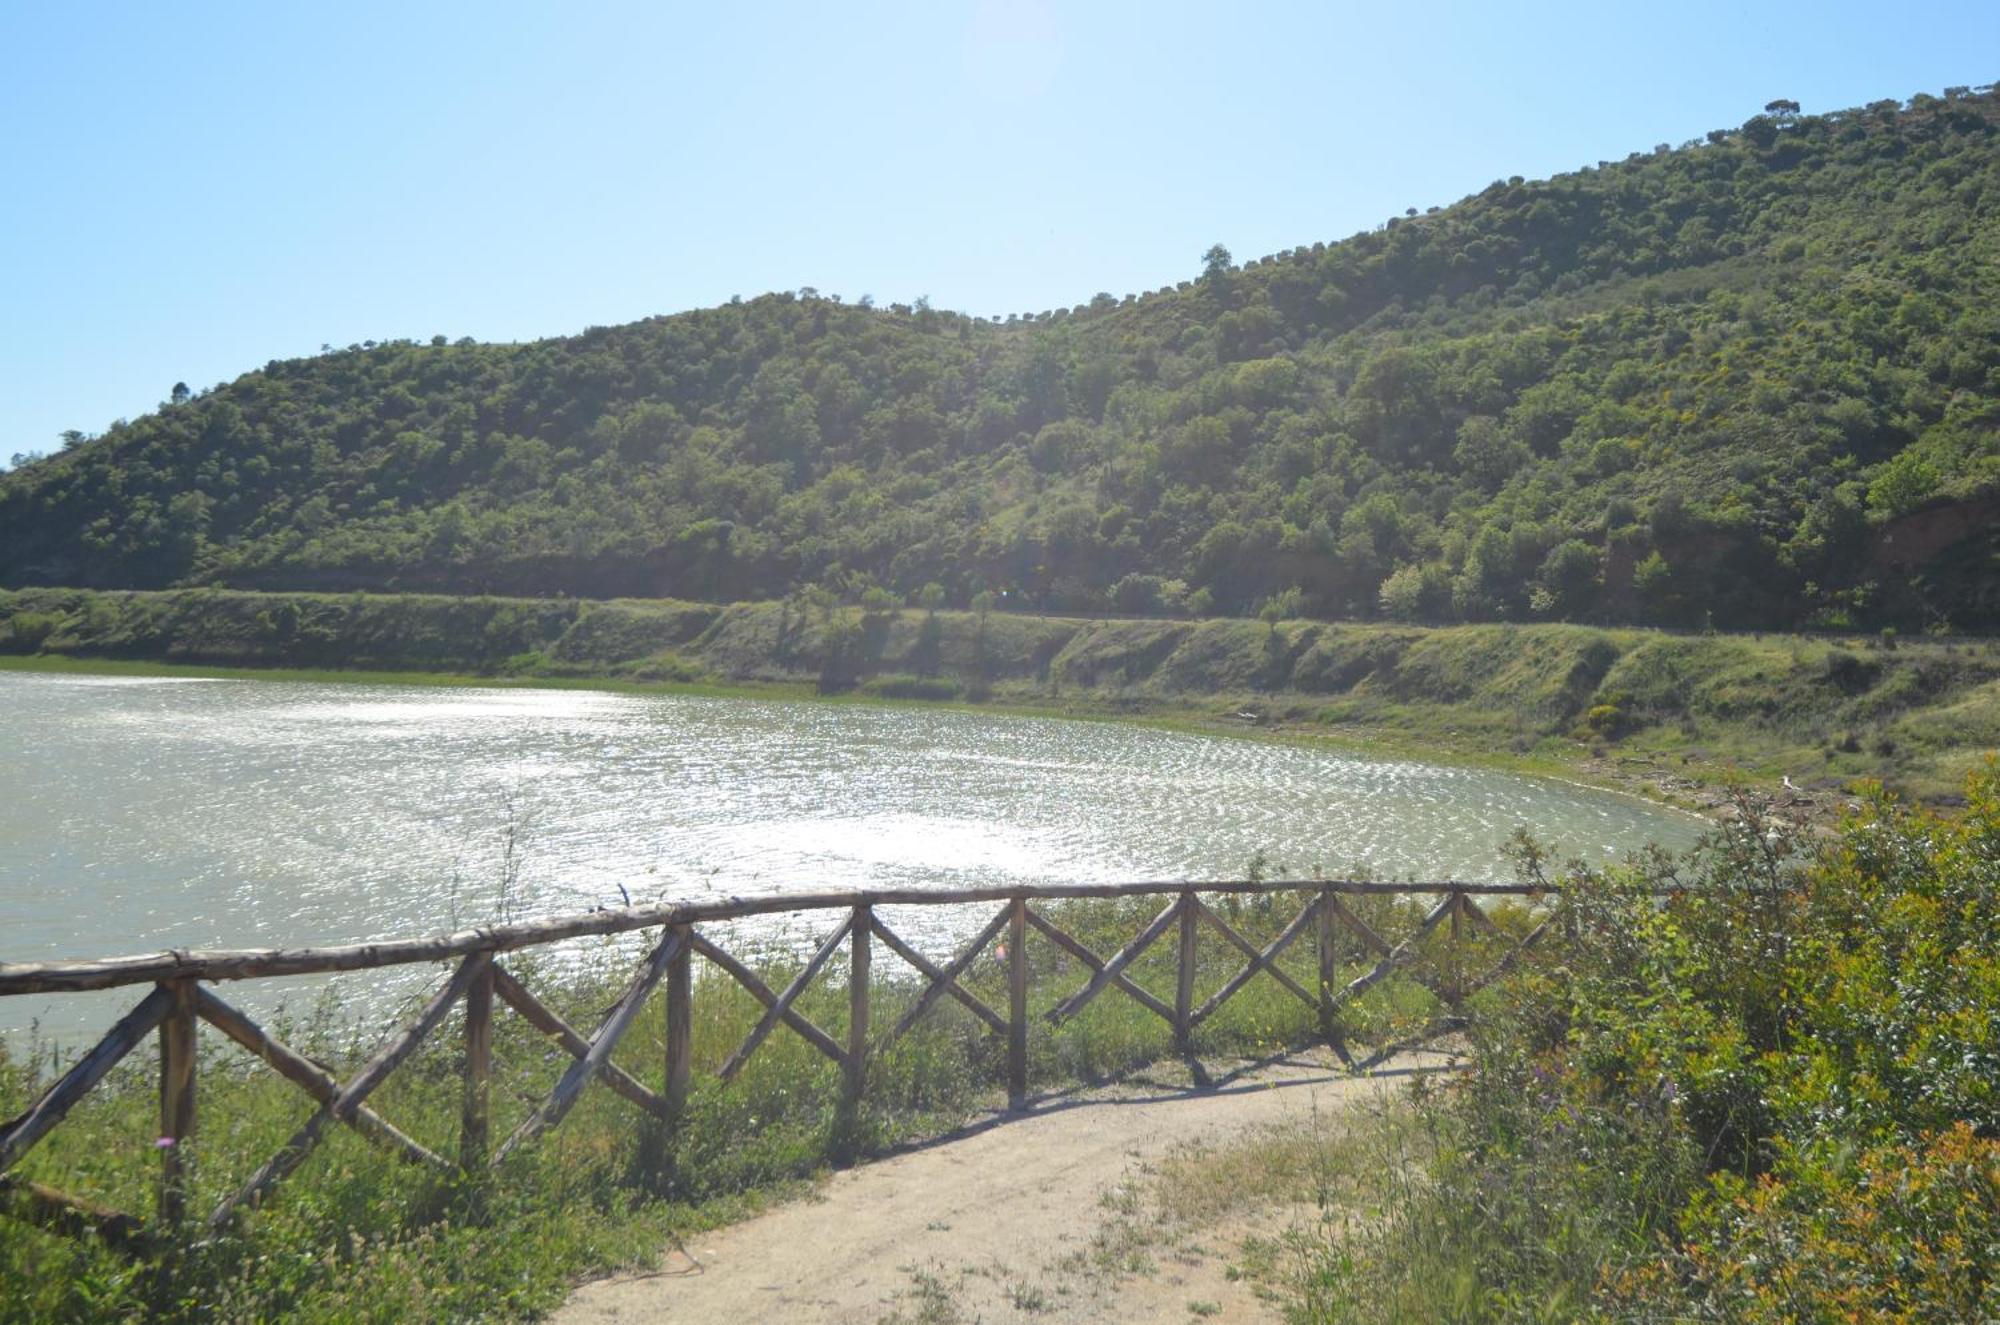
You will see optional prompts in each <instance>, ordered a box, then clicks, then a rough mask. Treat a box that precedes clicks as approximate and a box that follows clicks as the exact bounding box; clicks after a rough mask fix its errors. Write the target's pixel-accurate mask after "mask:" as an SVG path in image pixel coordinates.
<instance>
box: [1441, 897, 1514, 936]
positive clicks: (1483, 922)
mask: <svg viewBox="0 0 2000 1325" xmlns="http://www.w3.org/2000/svg"><path fill="white" fill-rule="evenodd" d="M1452 895H1453V896H1454V897H1456V898H1458V911H1459V914H1460V915H1462V916H1464V917H1465V918H1466V919H1467V920H1468V921H1470V922H1472V927H1473V928H1474V929H1476V930H1478V931H1479V932H1480V933H1482V934H1490V935H1492V936H1493V937H1494V938H1500V939H1504V938H1510V937H1512V936H1511V935H1509V934H1508V933H1507V931H1506V930H1504V929H1502V928H1500V926H1499V925H1497V924H1495V923H1494V920H1493V917H1492V916H1489V915H1487V914H1486V910H1485V908H1484V907H1482V906H1480V905H1479V903H1477V902H1475V901H1473V900H1472V899H1471V898H1470V897H1467V896H1466V895H1465V894H1464V893H1453V894H1452Z"/></svg>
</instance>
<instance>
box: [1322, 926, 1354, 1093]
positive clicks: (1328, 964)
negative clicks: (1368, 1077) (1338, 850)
mask: <svg viewBox="0 0 2000 1325" xmlns="http://www.w3.org/2000/svg"><path fill="white" fill-rule="evenodd" d="M1339 905H1340V898H1339V897H1337V896H1336V895H1335V894H1334V892H1333V890H1332V889H1331V888H1322V889H1320V893H1319V998H1318V999H1317V1000H1316V1001H1315V1006H1316V1007H1318V1008H1319V1034H1320V1038H1321V1039H1323V1040H1325V1041H1326V1042H1327V1044H1328V1045H1330V1046H1331V1047H1332V1049H1333V1052H1334V1053H1335V1054H1336V1055H1337V1056H1338V1057H1339V1059H1340V1061H1341V1063H1342V1064H1344V1065H1345V1066H1346V1067H1347V1068H1348V1069H1349V1070H1350V1071H1352V1070H1353V1068H1354V1055H1353V1054H1351V1053H1349V1052H1348V1049H1347V1040H1346V1038H1345V1037H1343V1036H1342V1035H1341V1033H1340V1018H1339V1017H1338V1016H1336V1015H1335V1009H1334V1003H1333V982H1334V980H1335V978H1336V977H1337V975H1338V973H1339V970H1340V954H1339V953H1338V952H1336V951H1335V950H1334V943H1333V934H1334V929H1333V926H1334V917H1335V911H1334V908H1335V907H1337V906H1339Z"/></svg>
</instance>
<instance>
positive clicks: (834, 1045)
mask: <svg viewBox="0 0 2000 1325" xmlns="http://www.w3.org/2000/svg"><path fill="white" fill-rule="evenodd" d="M845 928H846V926H845V925H843V926H842V929H845ZM836 946H837V945H836ZM694 950H695V951H696V952H698V953H700V954H701V955H702V956H704V957H706V958H708V960H709V961H711V962H713V963H715V964H716V965H717V966H719V967H721V968H722V969H723V970H724V971H726V972H728V973H729V975H730V976H731V977H732V978H734V979H735V981H736V983H737V984H740V985H742V986H743V987H744V988H745V989H747V990H749V991H750V993H751V994H752V995H753V996H754V997H755V998H756V999H757V1001H758V1002H760V1003H762V1004H763V1005H764V1006H765V1007H766V1008H768V1009H770V1010H772V1011H774V1012H778V1013H780V1015H781V1016H782V1017H783V1019H784V1023H785V1024H786V1025H787V1026H790V1027H791V1028H792V1029H793V1030H795V1031H797V1032H798V1033H799V1034H800V1035H802V1036H804V1037H805V1039H806V1042H807V1043H808V1044H810V1045H812V1046H813V1047H814V1048H815V1049H818V1050H819V1051H820V1052H821V1053H823V1054H825V1055H826V1056H827V1057H828V1058H831V1059H832V1060H833V1061H834V1062H836V1063H839V1062H844V1061H845V1060H846V1058H847V1051H846V1050H844V1049H842V1048H841V1047H840V1044H839V1042H838V1041H836V1040H835V1039H834V1038H833V1037H832V1036H831V1035H828V1034H827V1033H826V1032H825V1031H823V1030H821V1029H820V1028H819V1027H817V1026H815V1025H813V1024H812V1023H811V1022H810V1021H808V1020H806V1018H805V1016H804V1015H803V1014H802V1013H800V1012H799V1010H798V1009H797V1008H795V1007H792V1006H791V1005H790V1004H787V1003H784V1002H783V1001H782V1000H781V999H780V997H779V995H777V994H774V993H772V992H771V987H770V986H769V985H767V984H765V983H764V982H763V981H762V980H760V979H759V978H758V977H757V973H756V972H755V971H753V970H751V969H750V968H749V967H747V966H745V965H744V964H743V963H742V962H739V961H737V960H736V959H735V958H734V957H732V956H730V955H729V954H728V953H726V952H724V951H723V950H722V949H721V948H718V947H717V946H716V945H715V944H713V943H711V942H710V941H709V940H708V939H707V938H706V937H705V936H704V935H702V933H701V932H700V931H699V930H697V931H696V932H695V935H694Z"/></svg>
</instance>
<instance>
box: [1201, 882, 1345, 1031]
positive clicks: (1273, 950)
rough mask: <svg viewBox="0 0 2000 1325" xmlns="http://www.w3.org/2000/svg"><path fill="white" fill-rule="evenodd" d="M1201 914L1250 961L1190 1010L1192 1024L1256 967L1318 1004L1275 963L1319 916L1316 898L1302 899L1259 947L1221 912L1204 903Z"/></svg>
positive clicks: (1309, 1003)
mask: <svg viewBox="0 0 2000 1325" xmlns="http://www.w3.org/2000/svg"><path fill="white" fill-rule="evenodd" d="M1201 914H1202V918H1203V919H1204V920H1207V921H1208V922H1209V923H1210V924H1211V925H1213V926H1214V927H1215V928H1216V929H1218V930H1220V931H1221V932H1222V934H1223V936H1224V937H1226V938H1227V939H1228V940H1229V941H1230V943H1231V944H1232V945H1234V946H1235V948H1236V950H1237V951H1239V952H1241V953H1243V954H1244V955H1245V956H1247V957H1248V958H1249V959H1250V964H1249V965H1248V966H1246V967H1244V968H1243V969H1242V970H1241V971H1238V972H1237V973H1236V974H1235V975H1234V976H1231V977H1230V979H1229V981H1228V983H1226V984H1224V985H1223V986H1222V988H1220V989H1218V990H1216V991H1215V992H1214V993H1213V994H1211V995H1209V998H1208V1001H1207V1002H1205V1003H1203V1004H1202V1005H1201V1006H1200V1007H1199V1008H1197V1009H1195V1011H1194V1012H1193V1014H1192V1021H1193V1024H1194V1025H1197V1026H1199V1025H1200V1024H1201V1023H1202V1022H1204V1021H1207V1020H1208V1019H1209V1017H1211V1016H1213V1015H1214V1014H1215V1011H1216V1009H1217V1008H1220V1007H1221V1006H1222V1005H1223V1004H1224V1003H1227V1002H1228V1001H1229V1000H1230V999H1231V998H1233V997H1234V996H1235V995H1236V993H1237V991H1239V990H1240V989H1242V988H1243V986H1245V985H1247V984H1249V983H1250V982H1251V981H1252V980H1254V979H1256V977H1257V973H1258V972H1260V971H1262V972H1264V973H1266V974H1268V975H1269V976H1271V978H1272V979H1274V980H1276V981H1277V982H1278V983H1279V984H1281V985H1283V986H1284V987H1285V988H1286V989H1288V990H1290V991H1291V992H1292V993H1293V994H1294V995H1296V996H1297V997H1298V998H1299V1000H1300V1001H1301V1002H1303V1003H1304V1004H1305V1005H1306V1006H1307V1007H1309V1008H1314V1009H1317V1008H1318V1007H1319V1000H1318V999H1316V998H1314V997H1313V996H1312V995H1311V994H1309V993H1307V992H1306V990H1305V988H1304V986H1302V985H1300V984H1299V982H1298V981H1296V980H1294V979H1292V977H1291V976H1290V975H1287V974H1286V973H1285V972H1284V971H1283V970H1282V969H1280V968H1279V967H1278V966H1277V965H1276V962H1277V960H1278V958H1279V957H1280V956H1282V955H1283V953H1284V951H1285V949H1286V948H1288V947H1290V946H1291V945H1292V941H1293V940H1294V939H1296V938H1298V936H1299V935H1301V934H1303V933H1305V932H1306V928H1307V926H1309V925H1311V924H1312V923H1313V922H1314V921H1315V920H1316V919H1317V918H1318V917H1319V915H1320V910H1319V903H1318V902H1316V901H1315V902H1308V903H1306V908H1305V910H1303V911H1301V912H1299V914H1298V915H1297V917H1296V918H1294V919H1293V921H1292V923H1291V924H1289V925H1286V926H1285V927H1284V929H1283V930H1281V931H1280V932H1279V934H1278V936H1277V937H1276V938H1274V939H1272V940H1271V942H1270V943H1268V944H1266V945H1265V946H1264V947H1263V948H1261V949H1260V948H1258V947H1256V946H1255V945H1253V944H1252V943H1251V942H1250V940H1248V939H1246V938H1244V937H1243V936H1242V935H1241V934H1239V933H1237V932H1236V931H1235V929H1233V928H1231V927H1230V925H1229V924H1228V923H1227V922H1226V921H1224V920H1223V918H1222V917H1221V916H1219V915H1217V914H1215V912H1214V911H1212V910H1210V909H1209V908H1208V907H1206V906H1203V907H1202V908H1201Z"/></svg>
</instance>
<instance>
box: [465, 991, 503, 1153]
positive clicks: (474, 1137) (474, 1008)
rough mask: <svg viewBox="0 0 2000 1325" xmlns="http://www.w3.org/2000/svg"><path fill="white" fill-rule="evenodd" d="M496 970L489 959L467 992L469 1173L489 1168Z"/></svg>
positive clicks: (466, 1118) (466, 1049)
mask: <svg viewBox="0 0 2000 1325" xmlns="http://www.w3.org/2000/svg"><path fill="white" fill-rule="evenodd" d="M493 971H494V966H493V963H492V962H491V961H490V960H489V961H488V962H487V963H486V969H485V970H483V971H481V972H480V973H479V974H478V975H476V976H474V977H473V980H472V983H471V984H470V985H467V986H466V989H465V1099H464V1101H463V1102H462V1104H461V1106H460V1110H459V1123H458V1164H459V1167H460V1168H462V1169H464V1170H465V1171H466V1172H467V1173H476V1172H478V1171H479V1170H480V1169H482V1168H484V1167H485V1166H486V1149H487V1145H488V1143H489V1142H490V1141H491V1139H492V1136H491V1131H492V1126H491V1124H492V1114H491V1112H490V1110H489V1107H488V1106H489V1103H490V1101H489V1096H490V1095H491V1094H492V1082H493V987H494V983H495V982H494V979H493Z"/></svg>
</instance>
